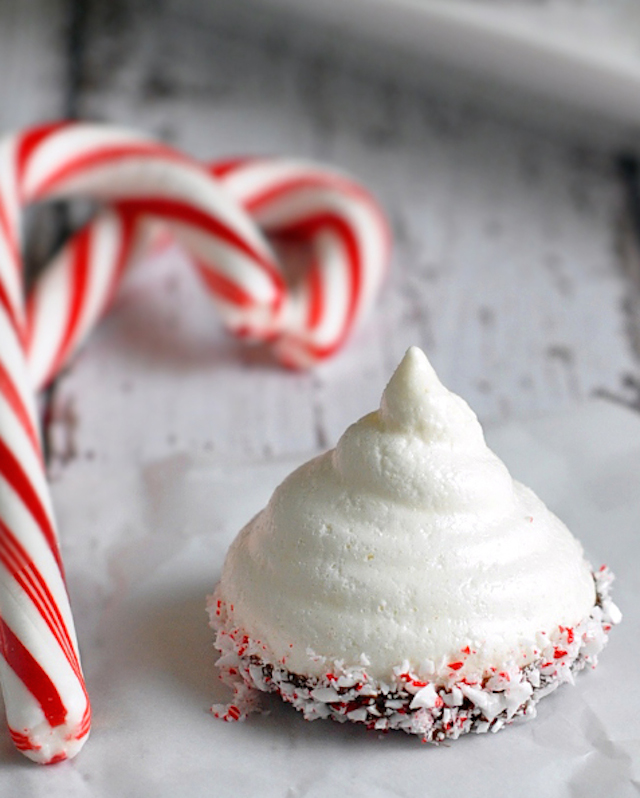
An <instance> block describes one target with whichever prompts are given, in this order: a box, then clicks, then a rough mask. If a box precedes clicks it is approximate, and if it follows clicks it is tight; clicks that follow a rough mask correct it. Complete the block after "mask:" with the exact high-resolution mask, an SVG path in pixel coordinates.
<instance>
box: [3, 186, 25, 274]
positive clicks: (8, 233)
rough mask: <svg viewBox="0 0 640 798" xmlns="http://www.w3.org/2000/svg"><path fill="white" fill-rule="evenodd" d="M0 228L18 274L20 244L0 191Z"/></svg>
mask: <svg viewBox="0 0 640 798" xmlns="http://www.w3.org/2000/svg"><path fill="white" fill-rule="evenodd" d="M0 230H1V231H2V235H3V236H4V239H5V241H6V242H7V247H8V248H9V254H10V255H11V260H12V261H13V264H12V265H13V267H14V269H15V270H16V271H17V272H18V274H22V258H21V257H20V246H19V245H18V240H17V238H16V230H15V229H14V228H13V226H12V224H11V222H10V220H9V214H8V212H7V209H6V207H5V203H4V197H3V196H2V194H1V193H0Z"/></svg>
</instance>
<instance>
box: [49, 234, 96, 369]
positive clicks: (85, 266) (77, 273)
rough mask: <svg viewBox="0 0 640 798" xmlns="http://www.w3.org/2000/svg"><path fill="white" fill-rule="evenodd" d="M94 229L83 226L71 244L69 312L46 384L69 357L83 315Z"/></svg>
mask: <svg viewBox="0 0 640 798" xmlns="http://www.w3.org/2000/svg"><path fill="white" fill-rule="evenodd" d="M92 229H93V228H92V226H91V225H86V226H85V227H83V229H82V230H80V232H79V233H77V234H76V235H75V236H74V237H73V239H72V240H71V243H70V245H69V249H68V258H69V262H70V264H71V268H70V270H69V280H70V283H71V300H70V302H69V312H68V313H67V317H66V324H65V327H64V330H63V333H62V338H61V340H60V343H59V345H58V351H57V352H56V354H55V357H54V358H53V361H52V363H51V368H50V370H49V374H48V375H47V378H46V380H45V381H44V384H45V385H46V384H47V383H48V382H49V381H50V380H51V379H52V378H53V377H54V376H55V374H56V373H57V372H58V371H59V370H60V367H61V365H62V363H63V362H64V361H65V360H66V359H67V355H68V354H69V351H70V349H71V344H72V343H73V338H74V335H75V333H76V328H77V326H78V322H79V320H80V317H81V315H82V309H83V305H84V299H85V294H86V290H87V276H88V273H89V252H90V247H91V230H92Z"/></svg>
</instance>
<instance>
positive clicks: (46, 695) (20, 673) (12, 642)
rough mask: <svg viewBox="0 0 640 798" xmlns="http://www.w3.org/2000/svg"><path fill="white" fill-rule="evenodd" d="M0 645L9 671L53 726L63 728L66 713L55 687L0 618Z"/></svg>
mask: <svg viewBox="0 0 640 798" xmlns="http://www.w3.org/2000/svg"><path fill="white" fill-rule="evenodd" d="M0 645H1V647H2V654H3V656H4V658H5V659H6V661H7V664H8V665H9V667H10V668H11V669H12V670H13V672H14V673H15V674H16V676H17V677H18V678H19V679H20V681H21V682H22V683H23V684H24V686H25V687H26V688H27V690H28V691H29V692H30V693H31V695H32V696H33V697H34V698H35V699H36V701H37V702H38V704H39V705H40V707H41V708H42V711H43V712H44V716H45V718H46V719H47V721H48V722H49V724H50V725H51V726H61V725H62V724H63V723H64V722H65V720H66V717H67V709H66V707H65V705H64V703H63V701H62V698H61V697H60V694H59V693H58V691H57V689H56V686H55V684H54V683H53V682H52V681H51V679H50V678H49V676H48V675H47V673H46V671H45V670H43V668H42V666H41V665H40V663H39V662H37V660H36V659H34V657H33V656H32V655H31V652H30V651H29V649H27V648H26V647H25V646H24V645H23V644H22V642H21V641H20V639H19V638H18V637H17V636H16V635H15V634H14V633H13V631H12V630H11V629H10V628H9V627H8V626H7V624H6V623H5V622H4V620H3V619H1V618H0Z"/></svg>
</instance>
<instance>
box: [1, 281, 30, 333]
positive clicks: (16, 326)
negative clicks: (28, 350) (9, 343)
mask: <svg viewBox="0 0 640 798" xmlns="http://www.w3.org/2000/svg"><path fill="white" fill-rule="evenodd" d="M0 307H1V308H2V310H4V312H5V313H6V314H7V319H8V321H9V325H10V326H11V328H12V329H13V331H14V332H15V334H16V338H17V339H18V341H20V343H21V344H23V342H24V331H23V327H22V324H20V322H19V321H18V317H17V316H16V314H15V311H14V308H13V305H12V304H11V302H10V301H9V297H8V295H7V293H6V291H5V288H4V285H3V284H2V282H0Z"/></svg>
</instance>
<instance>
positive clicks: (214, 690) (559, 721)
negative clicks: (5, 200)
mask: <svg viewBox="0 0 640 798" xmlns="http://www.w3.org/2000/svg"><path fill="white" fill-rule="evenodd" d="M487 438H488V440H489V443H490V445H491V446H492V447H493V448H494V449H495V450H496V451H497V452H498V454H499V455H500V456H501V457H502V458H503V459H504V460H505V462H506V463H507V465H508V466H509V468H510V469H511V472H512V474H513V475H514V476H515V477H516V478H518V479H520V480H521V481H523V482H525V483H527V484H529V485H530V486H531V487H533V488H534V489H535V490H536V491H537V492H538V493H539V494H540V495H541V496H542V498H543V499H544V500H545V501H546V503H547V504H548V505H549V506H550V507H551V508H552V509H553V510H554V511H555V512H556V513H558V514H559V515H560V516H561V517H562V518H563V520H564V521H565V522H566V523H567V524H568V525H569V527H570V528H571V529H572V531H573V532H574V534H576V535H577V536H578V537H579V538H580V539H581V540H582V542H583V544H584V546H585V549H586V552H587V555H588V557H589V558H590V560H591V561H592V563H593V564H594V565H596V566H599V565H600V564H601V563H603V562H606V563H607V564H608V565H609V566H610V567H611V568H612V569H613V571H614V572H615V573H616V575H617V582H616V583H615V590H614V599H615V600H616V602H617V603H618V605H619V606H620V608H621V609H622V611H623V613H624V620H623V623H622V625H621V626H619V627H617V628H616V629H614V630H613V632H612V635H611V639H610V643H609V646H608V647H607V649H605V651H604V653H603V655H602V658H601V663H600V665H599V667H598V668H597V669H596V670H595V671H589V672H587V673H583V674H581V675H580V676H579V677H578V680H577V686H576V687H570V686H568V685H565V686H563V687H561V688H560V689H559V690H558V691H557V692H556V693H554V694H553V695H551V696H550V697H548V698H546V699H544V700H543V701H542V703H541V704H540V705H539V710H538V718H537V719H536V720H534V721H532V722H529V723H524V724H521V725H518V726H512V727H510V728H508V729H506V730H505V731H502V732H500V733H499V734H496V735H493V734H485V735H481V736H476V735H469V736H468V737H466V738H462V739H460V740H458V741H457V742H455V743H453V744H451V745H442V746H440V747H437V748H436V747H433V746H427V745H423V744H421V743H420V742H419V741H418V740H417V739H414V738H410V737H408V736H406V735H404V734H402V733H392V734H389V735H386V736H378V735H377V734H376V733H372V732H367V731H365V730H364V729H362V728H359V727H356V726H353V725H349V724H347V725H344V726H340V725H338V724H335V723H331V722H328V721H326V722H325V721H318V722H315V723H306V722H304V721H303V720H302V718H301V717H300V716H298V714H297V713H295V712H294V711H293V710H292V709H290V708H288V707H285V706H282V705H281V703H280V702H279V701H278V700H277V699H273V698H271V699H267V700H266V702H265V703H266V706H267V707H268V709H269V710H270V712H269V714H265V715H256V716H253V717H252V718H251V719H250V720H249V721H247V722H246V723H242V724H225V723H223V722H221V721H218V720H215V719H214V718H213V717H212V716H211V715H210V714H209V713H208V707H209V705H210V704H211V703H213V702H216V701H224V700H225V699H226V698H227V696H228V694H227V693H226V690H225V688H224V687H223V686H221V685H220V684H218V681H217V678H216V674H215V669H214V667H213V663H214V659H215V653H214V651H213V649H212V646H211V643H212V633H211V631H210V630H209V628H208V626H207V618H206V615H205V610H204V605H205V596H206V594H207V593H209V592H211V590H212V589H213V587H214V585H215V583H216V581H217V579H218V577H219V574H220V570H221V567H222V562H223V559H224V555H225V552H226V549H227V546H228V545H229V543H230V542H231V540H232V539H233V537H234V535H235V534H236V532H237V531H238V530H239V529H240V527H241V526H242V525H243V524H244V523H245V522H246V521H247V520H248V519H249V518H250V517H251V516H252V515H253V514H254V513H255V512H257V511H258V510H259V509H260V508H261V507H262V506H263V504H264V503H265V502H266V501H267V499H268V498H269V495H270V494H271V492H272V490H273V488H274V487H275V485H276V484H277V483H278V482H279V481H280V480H281V479H282V478H283V477H284V476H285V475H286V474H287V473H288V472H289V471H290V470H291V468H292V467H293V466H295V465H297V464H298V463H299V462H301V461H302V460H303V459H306V457H304V458H302V457H301V458H297V459H296V461H295V462H294V461H291V460H289V461H286V462H276V463H273V462H272V463H269V464H263V465H241V464H236V465H234V464H228V463H227V464H224V466H222V465H221V464H219V463H217V464H216V462H215V461H214V460H206V459H203V458H196V457H192V456H190V455H186V454H185V455H178V456H175V457H172V458H169V459H165V460H162V461H158V462H152V463H149V464H148V465H146V466H145V467H144V468H140V469H133V468H128V469H127V468H126V467H125V468H122V467H118V468H113V466H109V465H108V464H100V463H86V462H83V463H78V464H77V465H74V466H72V467H70V468H68V469H67V470H66V471H65V473H64V476H63V478H62V479H61V480H59V481H58V482H56V483H55V484H54V500H55V503H56V507H57V512H58V518H59V522H60V528H61V529H62V530H63V542H64V545H63V547H64V556H65V561H66V563H67V573H68V580H69V585H70V591H71V597H72V602H73V606H74V611H75V617H76V623H77V630H78V635H79V639H80V642H81V650H82V657H83V664H84V669H85V673H86V676H87V681H88V685H89V690H90V693H91V696H92V700H93V711H94V724H93V731H92V734H91V737H90V739H89V742H88V743H87V745H86V746H85V748H84V750H83V751H82V752H81V754H80V755H79V756H78V758H77V759H76V760H75V761H73V762H67V763H62V764H59V765H55V766H52V767H47V768H43V767H38V766H35V765H33V764H31V763H29V762H27V761H26V760H24V759H23V757H22V756H20V755H19V754H16V753H15V752H14V751H13V748H12V746H11V743H10V742H9V739H8V735H6V733H4V730H2V734H1V735H0V795H1V796H3V798H4V796H7V798H8V796H25V797H27V796H28V797H31V796H47V798H54V797H55V796H61V797H62V796H64V798H80V797H81V796H82V797H84V796H105V797H106V796H109V797H111V796H126V797H127V798H137V797H138V796H140V798H142V797H143V796H144V798H148V797H149V796H154V797H155V798H163V797H164V796H167V797H169V796H171V798H174V796H177V795H185V796H189V798H198V797H199V796H207V797H208V798H209V797H210V796H234V798H241V796H260V798H270V797H271V796H281V797H282V798H285V796H286V797H287V798H300V797H301V796H306V797H307V798H319V797H320V796H322V797H323V798H326V797H327V796H367V798H377V797H378V796H421V797H422V796H432V795H433V796H439V798H446V796H456V798H458V797H459V796H465V798H474V796H492V798H493V797H494V796H505V795H514V796H521V797H522V798H524V797H525V796H536V798H538V797H539V796H547V797H548V796H554V797H555V796H580V797H581V798H584V797H587V798H588V796H615V797H616V798H618V797H620V796H627V795H628V796H637V795H638V792H639V790H640V787H639V785H640V686H639V684H638V676H639V675H640V674H639V671H638V662H640V625H639V619H640V588H639V587H638V585H639V583H640V578H639V570H640V543H639V537H640V535H639V532H640V415H635V414H633V413H631V412H630V411H628V410H625V409H623V408H621V407H617V406H615V405H613V404H610V403H604V402H600V403H593V404H589V405H585V406H584V407H583V408H582V409H580V410H578V411H574V412H573V413H572V414H571V415H570V416H563V417H559V418H546V419H539V420H536V421H532V422H529V423H518V424H515V423H513V424H510V425H508V426H504V427H502V428H500V429H495V430H489V431H488V432H487Z"/></svg>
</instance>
